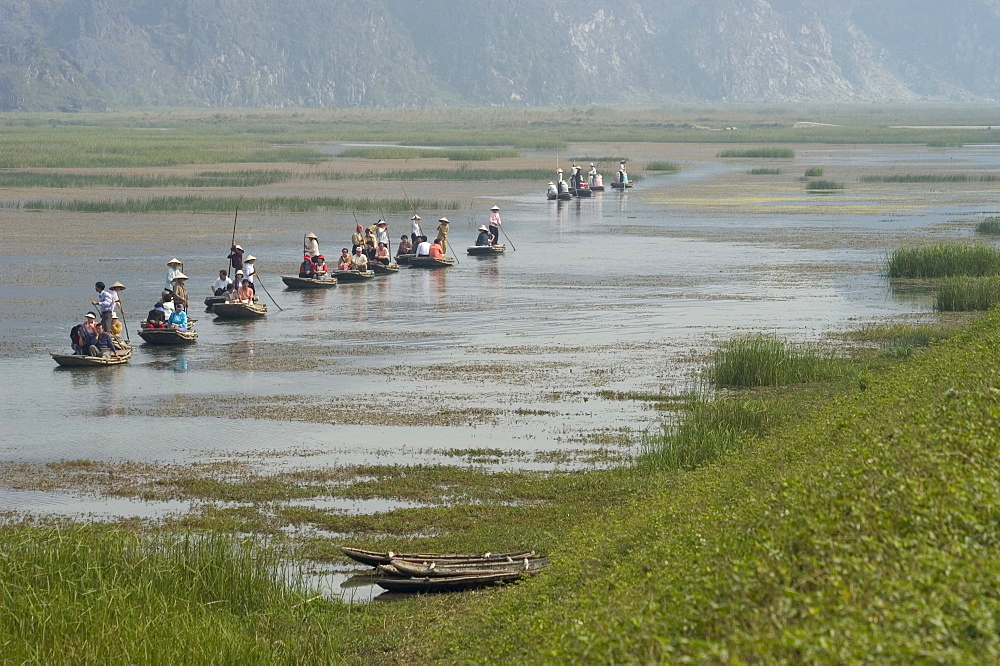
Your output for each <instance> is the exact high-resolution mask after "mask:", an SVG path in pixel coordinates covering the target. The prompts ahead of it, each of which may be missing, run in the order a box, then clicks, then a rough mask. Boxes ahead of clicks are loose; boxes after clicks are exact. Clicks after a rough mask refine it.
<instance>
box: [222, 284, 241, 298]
mask: <svg viewBox="0 0 1000 666" xmlns="http://www.w3.org/2000/svg"><path fill="white" fill-rule="evenodd" d="M237 289H239V287H237V286H236V283H235V282H234V283H233V284H231V285H229V289H226V293H225V294H223V296H225V297H226V302H227V303H232V302H234V301H235V300H236V290H237Z"/></svg>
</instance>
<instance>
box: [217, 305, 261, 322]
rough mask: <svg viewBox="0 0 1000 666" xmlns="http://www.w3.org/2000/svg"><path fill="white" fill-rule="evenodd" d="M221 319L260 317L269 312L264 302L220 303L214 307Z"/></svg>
mask: <svg viewBox="0 0 1000 666" xmlns="http://www.w3.org/2000/svg"><path fill="white" fill-rule="evenodd" d="M212 312H214V313H215V316H216V317H218V318H219V319H260V318H261V317H263V316H264V315H266V314H267V305H264V304H263V303H219V304H218V305H215V306H214V307H213V308H212Z"/></svg>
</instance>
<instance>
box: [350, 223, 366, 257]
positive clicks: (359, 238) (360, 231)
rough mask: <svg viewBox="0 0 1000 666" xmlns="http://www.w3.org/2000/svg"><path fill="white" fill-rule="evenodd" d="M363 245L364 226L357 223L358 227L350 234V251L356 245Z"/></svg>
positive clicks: (352, 250)
mask: <svg viewBox="0 0 1000 666" xmlns="http://www.w3.org/2000/svg"><path fill="white" fill-rule="evenodd" d="M364 246H365V228H364V227H362V226H361V225H360V224H359V225H358V228H357V229H356V230H355V231H354V233H353V234H352V235H351V252H354V249H355V248H357V247H364Z"/></svg>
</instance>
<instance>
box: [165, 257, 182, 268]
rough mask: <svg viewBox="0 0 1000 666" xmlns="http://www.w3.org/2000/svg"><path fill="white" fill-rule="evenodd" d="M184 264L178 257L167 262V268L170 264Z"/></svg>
mask: <svg viewBox="0 0 1000 666" xmlns="http://www.w3.org/2000/svg"><path fill="white" fill-rule="evenodd" d="M183 263H184V262H183V261H181V260H180V259H178V258H177V257H174V258H173V259H171V260H170V261H168V262H167V266H169V265H170V264H183Z"/></svg>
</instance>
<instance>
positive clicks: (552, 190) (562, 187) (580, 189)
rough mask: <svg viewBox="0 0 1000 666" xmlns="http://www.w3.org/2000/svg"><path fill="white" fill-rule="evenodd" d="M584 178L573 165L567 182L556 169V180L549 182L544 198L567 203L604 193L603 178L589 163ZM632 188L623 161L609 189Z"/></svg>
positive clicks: (561, 172)
mask: <svg viewBox="0 0 1000 666" xmlns="http://www.w3.org/2000/svg"><path fill="white" fill-rule="evenodd" d="M587 175H588V177H587V178H584V175H583V169H582V168H581V167H580V166H578V165H576V164H574V165H573V166H572V167H571V169H570V175H569V182H567V181H566V180H565V179H564V178H563V170H562V169H556V179H555V180H554V181H553V180H550V181H549V188H548V190H547V191H546V193H545V198H547V199H548V200H549V201H568V200H570V199H572V198H573V197H589V196H591V195H592V194H593V193H594V192H603V191H604V176H602V175H601V174H599V173H598V172H597V167H596V166H595V165H594V163H593V162H591V163H590V172H589V173H588V174H587ZM631 187H632V182H631V181H630V180H629V179H628V172H626V171H625V160H622V161H621V162H619V164H618V171H617V172H616V173H615V179H614V180H613V181H611V188H612V189H617V190H625V189H628V188H631Z"/></svg>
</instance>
